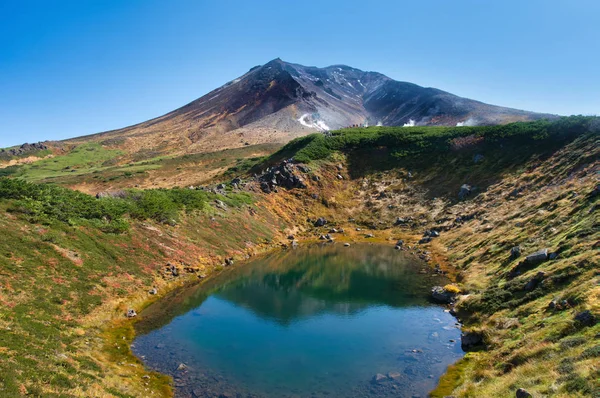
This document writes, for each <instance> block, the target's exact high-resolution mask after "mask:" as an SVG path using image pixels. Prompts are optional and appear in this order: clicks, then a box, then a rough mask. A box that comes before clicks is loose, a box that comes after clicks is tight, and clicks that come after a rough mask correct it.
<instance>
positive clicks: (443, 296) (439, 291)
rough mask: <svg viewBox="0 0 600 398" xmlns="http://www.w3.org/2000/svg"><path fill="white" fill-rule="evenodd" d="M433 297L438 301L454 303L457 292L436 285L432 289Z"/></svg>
mask: <svg viewBox="0 0 600 398" xmlns="http://www.w3.org/2000/svg"><path fill="white" fill-rule="evenodd" d="M431 297H432V298H433V299H434V300H435V301H437V302H438V303H443V304H452V303H453V302H454V301H455V300H456V293H453V292H448V291H446V289H444V288H443V287H441V286H434V287H433V288H432V289H431Z"/></svg>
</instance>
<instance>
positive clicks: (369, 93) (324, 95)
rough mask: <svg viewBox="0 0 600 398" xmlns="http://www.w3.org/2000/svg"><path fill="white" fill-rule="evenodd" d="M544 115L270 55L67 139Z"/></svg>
mask: <svg viewBox="0 0 600 398" xmlns="http://www.w3.org/2000/svg"><path fill="white" fill-rule="evenodd" d="M543 117H553V116H552V115H545V114H538V113H532V112H526V111H520V110H516V109H510V108H503V107H498V106H493V105H488V104H484V103H481V102H478V101H474V100H470V99H466V98H461V97H458V96H455V95H453V94H450V93H447V92H444V91H441V90H437V89H434V88H424V87H421V86H418V85H415V84H412V83H406V82H398V81H395V80H393V79H390V78H389V77H387V76H384V75H382V74H380V73H377V72H364V71H361V70H359V69H355V68H351V67H348V66H344V65H334V66H329V67H326V68H317V67H306V66H302V65H298V64H292V63H287V62H284V61H282V60H280V59H275V60H273V61H271V62H268V63H267V64H265V65H262V66H257V67H254V68H252V69H250V70H249V71H248V72H247V73H246V74H244V75H243V76H241V77H240V78H238V79H235V80H233V81H231V82H229V83H227V84H225V85H223V86H222V87H220V88H218V89H216V90H214V91H212V92H210V93H208V94H206V95H205V96H203V97H201V98H199V99H197V100H195V101H193V102H191V103H189V104H187V105H185V106H183V107H182V108H179V109H177V110H175V111H173V112H170V113H168V114H166V115H164V116H161V117H158V118H156V119H152V120H149V121H147V122H144V123H140V124H137V125H134V126H131V127H127V128H124V129H120V130H114V131H110V132H106V133H100V134H96V135H93V136H87V137H81V138H78V139H74V140H70V141H69V142H72V143H78V142H82V141H90V140H92V141H99V142H102V143H103V144H105V145H115V146H118V147H120V148H121V149H125V150H126V151H127V152H128V153H146V154H148V155H157V154H164V153H173V152H175V153H182V152H209V151H215V150H218V149H223V148H232V147H239V146H243V145H250V144H259V143H265V142H287V141H289V140H290V139H292V138H294V137H297V136H300V135H305V134H308V133H312V132H315V131H326V130H330V129H338V128H341V127H346V126H350V125H355V124H370V125H373V124H380V125H386V126H398V125H400V126H401V125H408V126H410V125H451V126H454V125H462V124H467V125H473V124H501V123H508V122H514V121H526V120H535V119H539V118H543Z"/></svg>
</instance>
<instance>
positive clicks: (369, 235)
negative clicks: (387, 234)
mask: <svg viewBox="0 0 600 398" xmlns="http://www.w3.org/2000/svg"><path fill="white" fill-rule="evenodd" d="M373 237H375V235H373V234H366V235H365V238H373Z"/></svg>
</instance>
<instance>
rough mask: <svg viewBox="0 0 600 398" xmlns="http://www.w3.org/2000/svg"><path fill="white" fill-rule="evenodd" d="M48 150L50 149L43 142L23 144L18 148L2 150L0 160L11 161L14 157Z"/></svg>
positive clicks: (0, 150)
mask: <svg viewBox="0 0 600 398" xmlns="http://www.w3.org/2000/svg"><path fill="white" fill-rule="evenodd" d="M46 149H48V147H47V146H46V145H45V144H43V143H41V142H37V143H35V144H23V145H21V146H20V147H18V148H10V149H0V159H10V158H12V157H13V156H26V155H30V154H33V153H34V152H37V151H43V150H46Z"/></svg>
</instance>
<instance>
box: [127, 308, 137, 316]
mask: <svg viewBox="0 0 600 398" xmlns="http://www.w3.org/2000/svg"><path fill="white" fill-rule="evenodd" d="M136 316H137V312H135V310H134V309H131V308H130V309H128V310H127V318H133V317H136Z"/></svg>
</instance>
